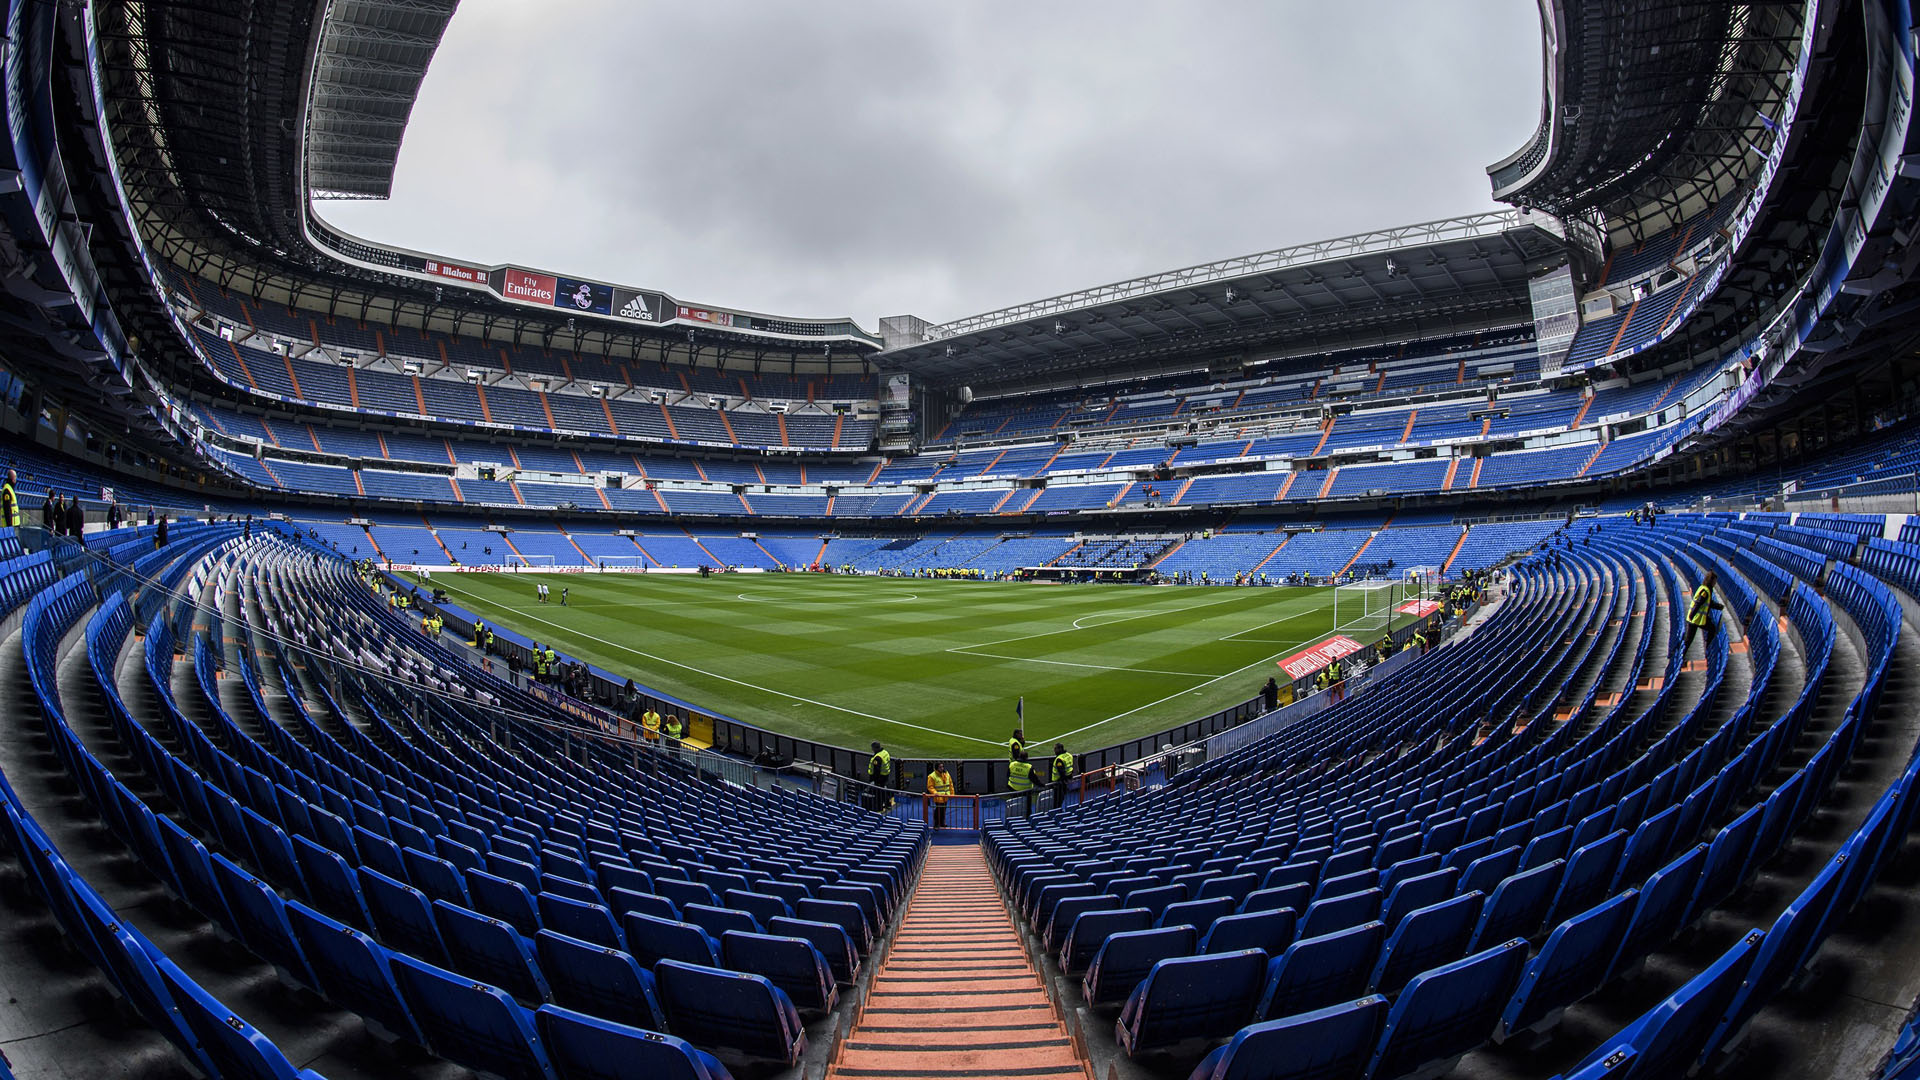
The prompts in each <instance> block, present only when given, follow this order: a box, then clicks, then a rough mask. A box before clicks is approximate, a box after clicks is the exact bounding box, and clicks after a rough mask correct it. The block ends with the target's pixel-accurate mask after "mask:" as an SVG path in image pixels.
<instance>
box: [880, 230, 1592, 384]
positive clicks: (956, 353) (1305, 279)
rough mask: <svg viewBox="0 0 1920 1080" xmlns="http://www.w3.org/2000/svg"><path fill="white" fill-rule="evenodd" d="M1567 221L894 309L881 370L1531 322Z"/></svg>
mask: <svg viewBox="0 0 1920 1080" xmlns="http://www.w3.org/2000/svg"><path fill="white" fill-rule="evenodd" d="M1564 246H1565V243H1564V237H1563V233H1562V229H1561V225H1560V222H1558V221H1557V220H1555V219H1553V218H1551V217H1548V216H1547V215H1544V214H1538V213H1527V212H1523V211H1518V210H1501V211H1492V212H1489V213H1484V214H1476V215H1473V216H1471V217H1463V218H1452V219H1448V220H1445V221H1431V222H1426V223H1424V224H1420V225H1408V226H1403V227H1400V228H1395V229H1383V230H1380V231H1378V232H1370V233H1361V234H1359V235H1355V236H1343V237H1340V238H1338V239H1334V240H1323V241H1318V242H1316V243H1311V244H1301V245H1297V246H1294V247H1288V248H1280V249H1277V250H1274V251H1265V252H1261V253H1259V254H1255V255H1246V256H1242V257H1239V258H1235V259H1225V260H1222V261H1220V262H1213V263H1207V264H1204V265H1201V266H1191V267H1186V268H1184V269H1180V270H1169V271H1165V272H1163V273H1158V274H1151V275H1148V276H1146V277H1142V278H1135V279H1133V280H1131V281H1121V282H1115V283H1113V284H1111V285H1102V286H1100V287H1098V288H1093V289H1084V290H1081V291H1079V292H1073V293H1067V294H1064V295H1061V296H1055V297H1050V298H1048V299H1045V300H1035V301H1032V302H1030V303H1026V304H1019V305H1016V306H1014V307H1010V308H1003V309H1001V310H999V311H990V312H986V313H984V314H980V315H975V316H972V317H970V318H965V319H960V320H957V321H955V322H951V323H946V324H944V325H939V326H934V325H928V324H925V323H922V322H919V321H918V320H907V319H895V320H888V323H889V324H891V326H892V327H894V328H896V329H898V330H907V329H908V328H909V327H910V328H911V331H913V332H912V333H909V334H906V335H900V334H896V335H895V336H893V337H892V338H890V340H889V345H891V346H893V347H892V348H890V349H889V350H888V351H886V352H882V353H881V354H879V356H878V357H877V358H876V359H877V360H878V362H879V363H880V365H881V366H882V367H883V368H887V369H890V370H899V371H907V372H910V373H913V374H915V375H918V376H920V377H922V378H926V379H930V380H933V381H936V382H939V381H958V380H961V379H1017V378H1022V377H1028V376H1037V375H1042V374H1046V375H1057V374H1065V373H1071V372H1073V371H1075V370H1086V369H1092V368H1111V367H1114V366H1116V365H1120V364H1126V363H1131V362H1135V361H1145V360H1151V359H1153V358H1155V357H1159V356H1164V355H1167V354H1171V353H1178V354H1180V355H1182V356H1187V357H1193V356H1198V355H1206V354H1209V353H1213V354H1218V355H1227V354H1231V353H1234V352H1246V351H1250V350H1255V349H1260V348H1265V347H1272V346H1274V345H1277V344H1283V343H1284V344H1289V345H1301V344H1306V345H1309V346H1310V347H1311V348H1312V349H1313V350H1316V351H1317V350H1324V349H1335V348H1342V347H1346V346H1349V345H1358V344H1367V343H1369V342H1370V341H1373V340H1379V339H1380V338H1381V336H1382V335H1383V334H1385V333H1392V332H1420V333H1450V332H1457V331H1461V330H1471V329H1479V328H1484V327H1488V326H1494V325H1501V324H1506V325H1511V324H1513V323H1517V322H1525V321H1530V320H1531V318H1532V314H1531V306H1530V303H1529V298H1528V292H1527V280H1528V278H1529V277H1530V276H1532V275H1533V274H1535V273H1538V272H1539V271H1541V270H1542V269H1545V268H1548V267H1551V266H1553V265H1556V264H1558V263H1559V262H1560V261H1562V259H1563V258H1564Z"/></svg>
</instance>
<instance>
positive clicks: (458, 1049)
mask: <svg viewBox="0 0 1920 1080" xmlns="http://www.w3.org/2000/svg"><path fill="white" fill-rule="evenodd" d="M390 962H391V964H392V967H393V981H394V983H395V985H397V986H398V987H399V988H400V996H401V998H402V999H404V1000H405V1001H406V1003H407V1008H408V1010H409V1011H411V1012H412V1013H413V1015H414V1017H415V1018H416V1019H417V1020H418V1021H419V1023H420V1032H421V1034H422V1035H424V1036H425V1037H426V1041H427V1048H428V1049H430V1050H432V1051H433V1052H434V1053H436V1054H438V1055H440V1056H441V1057H443V1058H446V1059H447V1060H449V1061H452V1062H454V1063H456V1064H460V1065H465V1066H466V1067H467V1068H469V1069H473V1070H475V1071H476V1072H486V1073H492V1074H494V1075H497V1076H502V1077H505V1078H506V1080H552V1077H553V1066H552V1065H551V1064H550V1063H549V1062H548V1061H547V1054H546V1050H545V1049H544V1048H543V1047H542V1046H541V1045H540V1036H539V1035H538V1034H537V1033H535V1031H534V1030H533V1014H532V1013H530V1012H528V1011H527V1010H526V1009H524V1008H521V1007H520V1006H519V1005H516V1004H514V1001H513V999H512V998H510V997H508V996H507V995H506V994H505V993H504V992H502V991H501V990H499V989H497V988H495V987H492V986H487V985H485V984H483V983H476V982H474V981H473V980H471V979H465V978H462V977H460V976H459V975H456V974H454V973H453V972H451V971H447V970H445V969H444V968H439V967H435V966H434V965H432V964H428V963H424V962H422V961H419V960H416V959H414V958H413V957H411V956H399V955H395V956H393V957H392V958H391V961H390Z"/></svg>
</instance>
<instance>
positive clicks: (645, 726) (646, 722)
mask: <svg viewBox="0 0 1920 1080" xmlns="http://www.w3.org/2000/svg"><path fill="white" fill-rule="evenodd" d="M640 734H641V737H642V738H644V739H646V740H647V745H648V746H652V745H654V744H655V743H658V742H659V741H660V711H659V710H658V709H655V708H654V707H653V706H651V705H649V706H647V711H646V712H643V713H641V714H640Z"/></svg>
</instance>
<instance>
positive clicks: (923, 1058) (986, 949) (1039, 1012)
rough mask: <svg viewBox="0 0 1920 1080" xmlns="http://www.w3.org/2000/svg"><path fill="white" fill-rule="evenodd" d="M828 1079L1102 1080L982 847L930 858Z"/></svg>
mask: <svg viewBox="0 0 1920 1080" xmlns="http://www.w3.org/2000/svg"><path fill="white" fill-rule="evenodd" d="M827 1077H828V1080H836V1078H843V1077H844V1078H848V1080H855V1078H859V1080H878V1078H882V1077H885V1078H891V1080H939V1078H946V1077H951V1078H955V1080H958V1078H962V1077H964V1078H966V1080H992V1078H995V1077H1020V1078H1022V1080H1035V1078H1037V1080H1050V1078H1051V1080H1093V1071H1092V1066H1091V1065H1090V1064H1089V1063H1088V1061H1087V1058H1086V1055H1085V1053H1084V1048H1082V1047H1081V1046H1079V1045H1078V1044H1077V1043H1076V1042H1075V1040H1074V1038H1073V1037H1072V1036H1071V1035H1070V1034H1069V1033H1068V1031H1067V1028H1066V1026H1065V1024H1064V1023H1062V1021H1061V1018H1060V1015H1059V1013H1058V1012H1056V1011H1055V1009H1054V1004H1053V1002H1052V1001H1051V1000H1050V999H1049V998H1048V997H1047V988H1046V984H1045V983H1044V982H1043V981H1042V980H1041V978H1040V973H1039V972H1038V971H1037V970H1035V968H1034V966H1033V962H1032V961H1031V960H1030V959H1029V958H1028V956H1027V951H1026V947H1025V946H1024V945H1023V944H1022V942H1021V938H1020V935H1019V932H1018V931H1017V930H1016V929H1015V928H1014V925H1013V920H1012V918H1011V917H1010V916H1009V915H1008V914H1007V909H1006V905H1005V903H1004V902H1003V901H1002V900H1001V898H1000V893H999V890H998V889H996V888H995V887H994V885H993V879H992V877H991V876H990V875H989V874H988V872H987V864H986V860H985V858H984V857H983V856H982V854H981V852H980V849H979V848H977V847H959V846H952V847H947V846H942V847H936V848H934V849H933V851H932V852H931V853H930V854H929V855H928V856H927V865H926V868H925V870H923V871H922V873H921V875H920V882H919V884H918V885H917V886H916V887H915V889H914V893H913V896H912V898H911V899H910V900H909V901H908V902H907V909H906V912H905V913H904V914H903V915H902V916H901V921H900V928H899V930H898V931H896V933H895V935H894V938H893V943H892V944H891V945H890V946H889V947H888V950H887V954H886V959H885V961H883V962H882V964H881V966H880V970H879V971H877V972H875V973H874V977H873V982H872V984H871V985H870V986H869V987H868V990H867V1000H866V1004H865V1005H864V1006H863V1007H862V1008H861V1009H860V1016H859V1020H858V1021H857V1022H856V1023H855V1025H854V1028H853V1031H852V1033H851V1034H850V1035H848V1037H847V1038H846V1040H845V1041H844V1042H842V1043H841V1044H840V1045H839V1047H838V1048H837V1049H836V1050H835V1052H834V1056H833V1060H832V1062H831V1063H830V1064H829V1066H828V1069H827Z"/></svg>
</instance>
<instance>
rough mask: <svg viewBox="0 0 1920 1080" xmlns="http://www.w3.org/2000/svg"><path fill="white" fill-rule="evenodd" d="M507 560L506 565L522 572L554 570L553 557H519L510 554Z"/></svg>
mask: <svg viewBox="0 0 1920 1080" xmlns="http://www.w3.org/2000/svg"><path fill="white" fill-rule="evenodd" d="M506 559H507V562H506V565H508V566H512V567H517V568H519V569H522V570H551V569H553V556H551V555H519V554H513V553H509V554H508V555H507V557H506Z"/></svg>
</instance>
